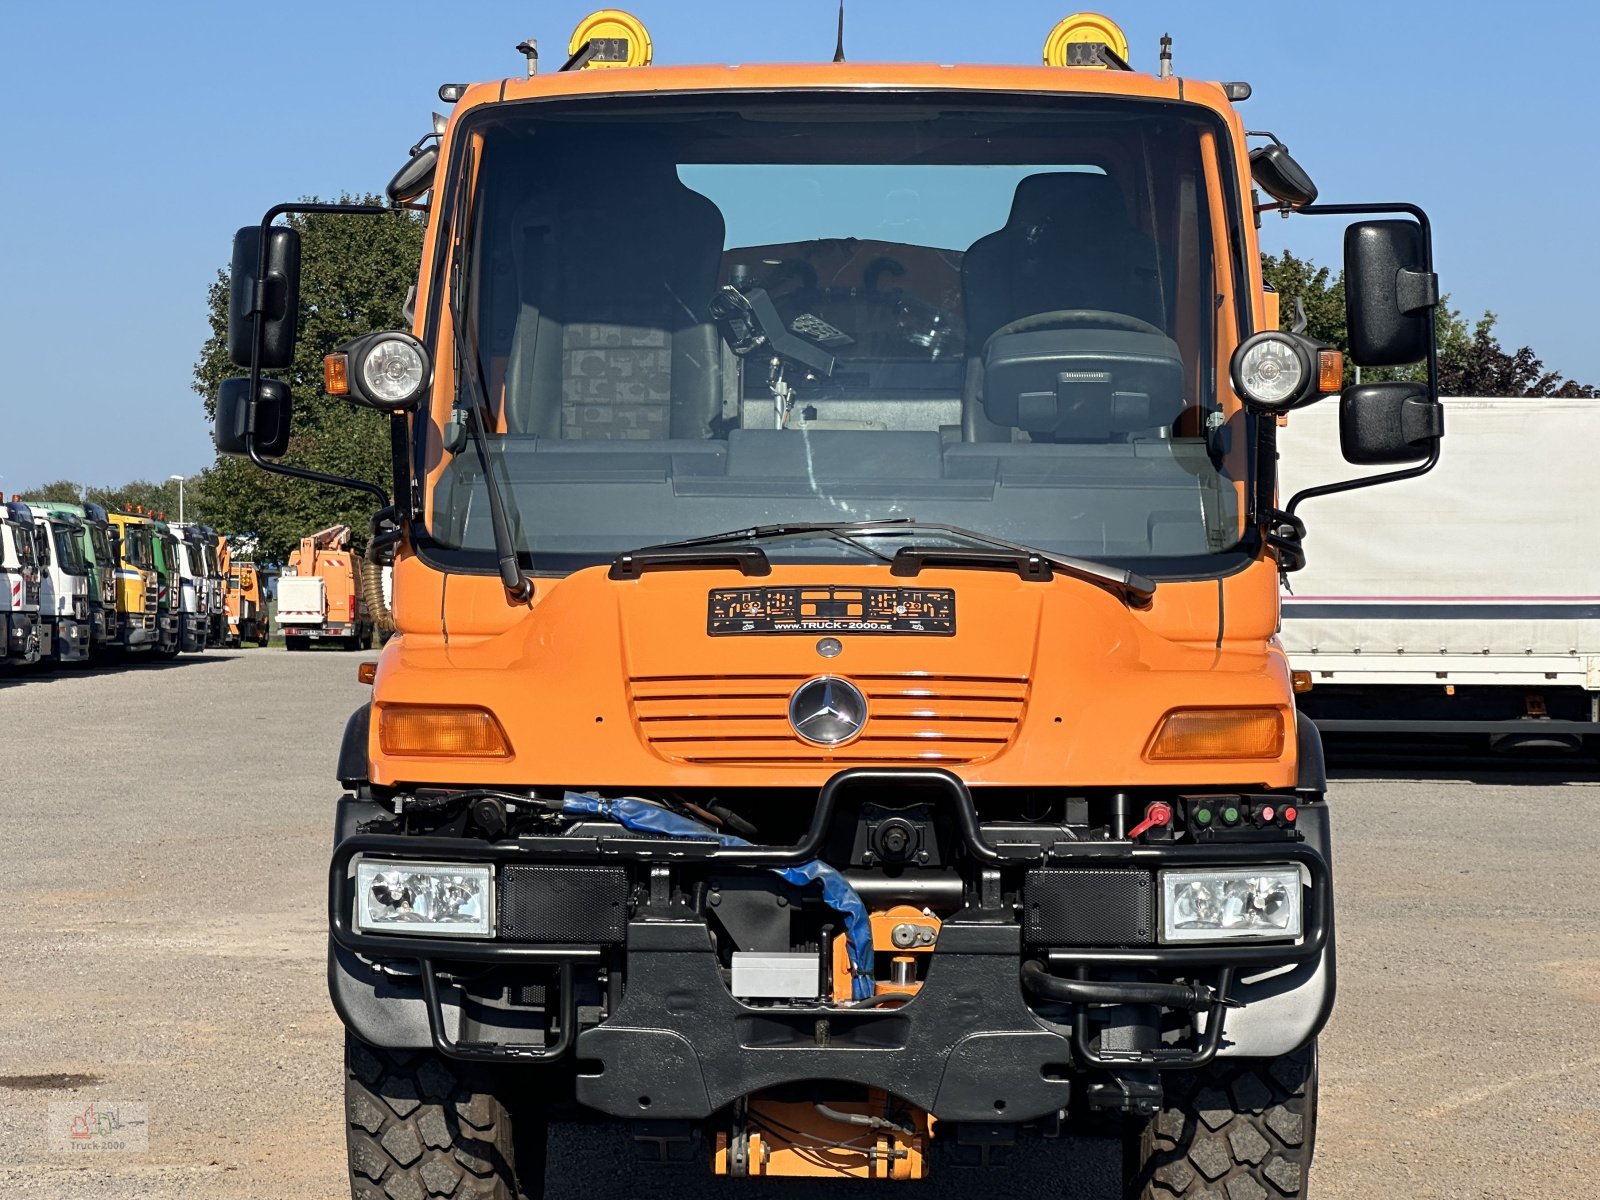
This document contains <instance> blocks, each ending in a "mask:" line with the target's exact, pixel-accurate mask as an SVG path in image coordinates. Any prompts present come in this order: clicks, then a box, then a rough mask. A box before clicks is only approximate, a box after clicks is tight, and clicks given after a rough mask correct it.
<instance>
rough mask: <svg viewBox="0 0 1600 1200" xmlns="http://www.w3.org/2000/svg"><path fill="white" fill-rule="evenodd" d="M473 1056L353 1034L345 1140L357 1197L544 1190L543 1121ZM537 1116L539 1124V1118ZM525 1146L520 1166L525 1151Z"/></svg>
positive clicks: (497, 1198) (534, 1199)
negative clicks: (495, 1086) (512, 1098)
mask: <svg viewBox="0 0 1600 1200" xmlns="http://www.w3.org/2000/svg"><path fill="white" fill-rule="evenodd" d="M488 1086H489V1085H488V1083H487V1081H486V1079H485V1078H484V1077H483V1076H482V1075H479V1074H478V1073H476V1072H473V1071H472V1070H471V1069H470V1068H469V1067H467V1066H466V1064H463V1063H457V1062H452V1061H451V1060H449V1059H446V1058H443V1057H441V1056H440V1055H437V1054H434V1053H432V1052H431V1051H422V1050H384V1049H380V1048H378V1047H376V1046H369V1045H367V1044H366V1043H365V1042H363V1041H361V1040H360V1039H359V1038H357V1037H355V1036H354V1035H353V1034H351V1033H349V1032H346V1034H345V1089H344V1090H345V1142H346V1147H347V1149H348V1153H349V1169H350V1195H351V1197H352V1198H353V1200H396V1198H399V1197H416V1198H417V1200H424V1198H431V1197H437V1196H448V1197H450V1200H543V1197H544V1194H545V1192H544V1161H543V1150H544V1133H545V1130H544V1127H543V1123H542V1121H539V1120H538V1114H537V1113H536V1112H533V1111H530V1112H527V1113H519V1116H520V1117H521V1120H520V1122H519V1124H520V1125H521V1126H523V1127H522V1128H519V1129H518V1130H517V1135H518V1136H517V1137H516V1139H515V1141H513V1138H512V1114H511V1112H510V1110H509V1109H508V1108H507V1106H506V1104H505V1102H504V1101H503V1100H502V1099H501V1098H500V1097H499V1096H497V1095H495V1094H494V1093H493V1092H490V1091H487V1090H480V1089H486V1088H487V1087H488ZM534 1125H536V1126H537V1128H533V1127H531V1126H534ZM519 1149H520V1150H521V1152H522V1162H521V1168H522V1169H521V1170H520V1171H519V1170H518V1165H519V1164H518V1158H517V1151H518V1150H519Z"/></svg>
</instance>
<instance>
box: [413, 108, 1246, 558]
mask: <svg viewBox="0 0 1600 1200" xmlns="http://www.w3.org/2000/svg"><path fill="white" fill-rule="evenodd" d="M948 103H952V104H964V105H972V104H973V102H972V101H968V100H963V101H950V102H948ZM475 129H476V133H475V134H474V135H472V136H470V137H468V138H465V139H464V141H465V143H466V145H467V149H466V151H464V153H466V154H469V155H470V157H471V159H472V168H473V171H474V174H473V175H472V176H471V177H472V178H475V180H476V182H475V185H474V187H473V189H472V191H471V193H470V194H466V193H464V191H463V189H461V188H456V189H454V192H455V196H454V199H448V200H445V201H443V202H442V203H443V204H444V205H445V206H446V207H449V208H450V209H451V210H452V211H455V212H457V213H458V214H462V213H464V214H468V216H467V221H468V222H469V223H470V225H469V227H470V231H471V236H470V239H469V241H470V246H469V249H468V250H467V251H465V252H463V253H462V254H461V255H460V259H461V261H460V263H459V264H455V265H456V266H458V267H459V269H461V270H462V271H463V272H464V274H465V275H466V277H467V281H466V285H465V287H464V288H463V289H462V291H461V295H462V297H463V298H464V300H465V301H466V304H467V314H468V320H470V321H471V322H472V325H473V331H474V332H475V333H476V338H477V341H478V352H479V356H480V359H481V363H480V371H481V379H482V394H483V395H484V396H485V397H486V398H487V401H488V404H489V413H488V417H487V419H486V421H485V425H486V426H487V427H488V430H489V432H488V436H487V439H486V440H487V442H488V443H489V447H488V448H489V460H490V462H491V464H492V468H493V470H494V472H495V475H496V478H497V480H498V481H499V485H500V489H501V491H502V493H503V495H504V497H505V501H506V507H507V510H508V514H509V516H510V519H511V524H512V529H513V534H514V537H515V538H516V540H517V543H518V547H519V549H520V550H521V551H522V552H523V554H524V565H525V566H531V568H532V569H534V570H538V571H554V572H560V571H566V570H572V569H575V568H577V567H580V566H585V565H589V564H592V563H597V562H604V561H608V560H610V559H611V558H613V557H614V556H616V555H617V554H618V553H620V552H622V551H624V550H627V549H630V548H634V547H638V546H641V545H647V544H651V543H657V542H667V541H674V540H680V539H683V538H688V537H694V536H698V535H704V534H709V533H714V532H717V531H722V530H728V529H735V528H740V527H743V526H753V525H761V524H767V523H784V522H817V521H856V522H858V521H864V520H872V521H879V520H891V519H895V518H901V519H904V518H912V519H915V520H916V521H919V522H923V523H939V524H944V525H949V526H957V527H962V528H966V529H971V530H975V531H978V532H979V533H982V534H985V535H988V536H992V537H1001V538H1005V539H1008V540H1010V541H1013V542H1020V543H1024V544H1027V545H1030V546H1036V547H1039V548H1041V549H1044V550H1047V551H1050V552H1053V553H1056V554H1063V555H1074V556H1082V557H1087V558H1092V559H1096V560H1099V561H1102V562H1113V563H1119V564H1122V565H1125V566H1128V567H1134V568H1138V569H1141V570H1144V571H1148V572H1150V573H1151V574H1155V575H1160V576H1169V577H1170V576H1174V575H1177V576H1183V575H1197V574H1206V573H1212V572H1216V571H1219V570H1221V569H1224V564H1223V558H1224V556H1226V555H1228V554H1229V553H1230V552H1236V551H1237V550H1238V549H1239V545H1240V542H1241V539H1242V537H1243V536H1244V528H1245V523H1246V514H1245V513H1244V512H1243V505H1242V502H1241V501H1242V497H1243V496H1244V495H1245V494H1246V493H1245V484H1246V480H1247V472H1246V465H1245V453H1244V450H1245V443H1246V440H1247V439H1246V438H1245V437H1244V436H1243V430H1242V424H1243V417H1242V416H1241V415H1239V414H1238V413H1237V412H1235V411H1234V410H1233V409H1232V408H1231V407H1229V408H1226V409H1225V408H1223V407H1222V404H1221V401H1220V399H1219V397H1218V395H1217V392H1216V389H1215V377H1216V372H1217V369H1218V363H1219V361H1221V359H1220V355H1219V347H1220V345H1221V344H1222V343H1221V338H1222V337H1223V336H1224V334H1223V333H1222V332H1220V331H1219V324H1221V323H1222V322H1223V321H1224V320H1225V319H1226V320H1227V321H1228V322H1237V320H1238V318H1237V316H1236V315H1235V314H1232V313H1226V312H1225V310H1227V308H1228V302H1229V300H1230V298H1232V297H1235V296H1237V295H1238V294H1239V292H1238V289H1237V288H1236V286H1235V284H1234V282H1233V280H1232V278H1231V275H1230V271H1231V270H1232V268H1231V266H1230V263H1231V262H1232V260H1233V255H1232V254H1231V252H1230V248H1229V246H1228V244H1227V241H1228V239H1227V233H1226V231H1227V230H1228V229H1229V228H1232V227H1234V224H1235V223H1236V218H1235V217H1234V216H1233V215H1232V214H1231V213H1227V212H1223V211H1221V210H1222V208H1223V203H1222V201H1221V200H1220V199H1219V198H1220V197H1221V196H1223V195H1224V194H1225V193H1224V191H1223V189H1222V186H1221V184H1220V183H1219V182H1218V181H1219V180H1220V179H1222V178H1226V171H1225V168H1224V166H1223V165H1222V164H1221V163H1220V162H1219V160H1218V157H1217V156H1218V154H1219V151H1218V149H1217V147H1218V146H1219V145H1225V144H1226V142H1225V140H1224V139H1223V138H1222V137H1221V127H1220V124H1219V123H1217V121H1216V118H1215V117H1214V116H1208V115H1206V114H1205V113H1204V112H1203V110H1199V109H1197V108H1195V107H1194V106H1184V105H1168V104H1152V103H1149V102H1139V103H1134V102H1127V101H1107V100H1087V99H1083V98H1075V99H1072V100H1071V101H1070V102H1068V103H1065V104H1059V105H1047V102H1045V101H1040V102H1039V104H1038V105H1036V106H1034V107H1032V108H1029V109H1026V110H1022V109H1016V108H978V107H971V108H966V109H963V108H959V107H957V108H953V109H949V110H942V109H940V108H939V107H937V106H934V105H933V104H931V103H930V102H929V101H928V100H926V99H924V100H922V101H921V102H919V103H918V104H915V105H912V104H909V103H898V104H897V103H894V102H892V101H884V100H882V99H879V98H873V97H861V96H848V97H837V96H836V97H832V98H830V99H829V100H828V101H827V102H826V103H819V102H818V101H817V100H816V99H815V98H808V97H794V96H791V97H787V98H783V97H779V98H771V97H768V98H757V97H750V98H748V100H747V101H746V105H745V107H744V108H743V109H741V110H740V111H738V112H707V111H705V110H704V109H698V110H695V111H693V112H690V111H686V110H682V109H679V108H676V107H674V106H673V105H672V104H671V103H669V102H660V103H657V104H656V105H654V106H653V107H652V108H650V109H646V110H640V111H637V112H633V111H630V112H627V113H625V114H620V115H619V114H618V113H617V112H616V110H614V109H612V110H608V112H607V114H606V115H605V116H604V117H598V116H589V115H585V111H584V110H582V109H580V108H579V107H576V106H566V107H561V106H553V105H545V106H543V107H542V108H541V107H539V106H526V105H524V106H518V107H515V108H511V109H508V110H505V111H501V112H499V113H497V114H493V115H490V116H488V117H487V118H485V119H483V120H481V121H480V122H479V124H478V125H477V126H475ZM458 219H459V218H458ZM1219 314H1225V315H1219ZM1227 328H1228V330H1229V331H1231V330H1232V329H1234V328H1236V324H1229V325H1228V326H1227ZM1230 336H1231V334H1230ZM461 355H462V362H461V368H460V369H461V371H462V373H463V374H464V375H468V376H469V377H470V374H471V373H472V372H473V369H474V364H473V363H472V361H471V357H470V350H468V349H462V350H461ZM461 386H462V396H461V398H460V399H458V400H457V405H458V407H459V406H461V405H465V404H466V403H468V401H469V400H470V398H471V397H472V396H473V395H474V394H475V393H474V390H473V389H472V387H471V386H470V382H469V383H463V384H462V385H461ZM1229 404H1230V405H1232V401H1231V399H1230V401H1229ZM434 418H435V419H434V421H433V422H432V424H431V426H430V427H429V429H428V440H427V444H425V445H424V447H423V453H424V454H425V456H426V457H425V462H424V464H423V465H424V467H425V468H426V469H427V470H428V471H429V473H430V475H431V478H432V480H433V483H434V488H433V491H432V494H431V507H430V526H431V528H430V532H431V537H432V541H431V543H430V544H429V545H427V546H426V547H425V551H426V552H430V553H435V552H436V553H440V554H442V556H443V561H444V562H445V564H446V565H450V564H451V563H461V564H463V565H465V564H468V563H470V564H472V565H477V566H481V565H483V564H484V563H492V561H493V560H492V558H490V557H489V555H488V552H489V551H490V550H491V548H492V546H493V536H492V533H491V526H490V522H489V514H488V505H487V502H486V492H485V487H484V482H483V478H482V472H481V469H480V467H479V463H478V457H477V454H476V452H475V450H474V449H473V448H472V447H471V446H470V445H469V444H468V443H467V442H466V441H465V439H464V438H460V437H457V436H454V434H447V433H446V430H447V429H449V430H452V431H455V432H457V433H458V432H459V431H460V430H461V423H460V422H459V421H454V422H453V421H452V419H451V418H452V414H451V412H450V411H449V408H448V398H445V399H444V400H442V401H441V407H440V408H439V409H438V410H436V411H435V413H434ZM802 540H803V539H802ZM901 540H902V542H905V543H911V542H918V541H926V540H928V539H927V538H926V537H924V536H923V535H921V534H918V533H916V532H915V531H908V532H907V533H906V534H904V535H903V537H902V538H901ZM877 545H878V546H879V547H880V548H881V543H878V544H877ZM468 551H470V552H471V553H470V554H468V553H461V552H468ZM771 551H772V552H773V553H775V554H780V555H781V554H784V553H801V554H805V555H807V556H811V557H816V556H819V555H820V556H824V557H832V556H839V557H846V558H859V557H861V556H862V552H861V550H860V549H859V548H852V547H850V546H849V545H848V544H846V543H843V542H840V541H838V540H831V541H819V540H810V541H805V542H804V544H803V545H801V544H798V543H797V544H794V545H791V546H787V547H772V548H771ZM1229 565H1231V564H1229Z"/></svg>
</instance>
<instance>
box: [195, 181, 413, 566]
mask: <svg viewBox="0 0 1600 1200" xmlns="http://www.w3.org/2000/svg"><path fill="white" fill-rule="evenodd" d="M340 199H341V200H343V201H351V200H354V202H356V203H362V204H378V203H381V202H382V201H381V200H380V199H379V198H378V197H375V196H362V197H359V198H352V197H349V196H342V197H340ZM288 223H289V224H290V225H291V226H292V227H293V228H295V229H296V230H298V231H299V233H300V239H301V256H300V272H301V273H300V327H299V328H300V338H299V343H298V345H297V347H296V350H295V361H294V366H293V367H292V368H291V369H290V370H288V371H286V372H282V373H281V376H282V377H283V378H284V379H286V380H287V382H288V383H289V385H290V388H291V390H292V392H293V395H294V422H293V426H292V430H293V431H292V434H291V436H290V439H289V452H288V453H287V454H286V455H284V457H283V460H282V461H283V462H285V463H287V464H289V465H291V466H298V467H306V468H309V469H311V470H316V471H324V472H327V473H329V474H335V475H348V476H352V477H355V478H358V479H366V480H369V481H370V482H372V483H375V484H377V485H378V486H379V487H381V488H383V489H384V490H385V491H387V490H388V489H389V487H390V485H391V479H392V473H391V470H390V456H389V425H388V418H387V417H384V416H383V415H382V414H380V413H376V412H373V411H371V410H369V409H363V408H357V407H355V406H354V405H351V404H349V403H347V402H346V401H344V400H339V399H335V398H333V397H330V396H326V395H324V394H323V391H322V359H323V356H324V355H326V354H328V353H329V352H330V351H332V350H333V349H334V348H335V347H336V346H338V345H339V344H340V343H342V342H345V341H347V340H349V339H350V338H352V337H355V336H357V335H358V334H363V333H370V332H372V331H374V330H379V329H398V328H403V327H405V326H406V325H407V324H408V322H407V321H406V319H405V316H404V313H403V311H402V310H403V309H404V306H405V301H406V295H407V292H408V291H409V289H410V287H411V285H412V284H413V283H414V282H415V281H416V278H417V269H418V265H419V263H420V262H421V257H422V234H423V221H422V218H421V217H420V215H419V214H417V213H415V212H409V211H397V212H395V213H394V214H393V215H390V216H384V217H377V218H374V217H355V216H338V215H332V214H322V213H318V214H309V215H299V214H297V215H293V216H291V217H289V219H288ZM209 300H210V320H211V337H210V338H209V339H207V341H206V343H205V345H204V347H202V349H201V352H200V359H199V361H198V362H196V363H195V368H194V389H195V391H197V392H198V393H200V395H201V397H202V398H203V399H204V402H205V409H206V413H207V415H208V416H212V417H214V416H215V414H216V395H217V388H218V386H219V385H220V384H221V383H222V381H223V380H224V379H226V378H227V377H229V376H230V375H238V374H241V371H240V369H239V368H238V367H236V366H235V365H234V364H233V363H232V362H231V361H230V360H229V359H228V352H227V343H226V335H227V325H228V272H227V271H226V270H223V271H219V272H218V273H217V278H216V281H215V282H214V283H212V285H211V289H210V295H209ZM190 487H191V491H190V496H191V497H192V496H194V495H195V494H196V493H198V494H199V495H200V496H201V497H202V502H203V505H204V511H205V512H206V519H207V520H208V521H209V522H210V523H211V524H214V525H216V526H217V528H219V529H223V530H225V531H227V532H229V533H237V534H254V535H256V536H257V537H259V538H260V539H261V551H260V554H261V558H262V560H263V561H273V560H281V559H283V558H284V557H286V556H287V555H288V553H289V551H290V550H291V549H293V548H294V547H295V546H297V545H299V542H300V539H301V538H302V537H304V536H305V535H306V534H308V533H311V532H314V531H315V530H318V529H322V528H325V527H326V526H329V525H336V524H347V525H350V526H351V527H352V528H354V529H355V530H356V531H357V533H358V535H360V534H361V533H362V532H364V531H365V529H366V527H367V520H368V518H369V517H370V516H371V515H372V511H373V509H374V508H375V507H376V504H375V503H374V502H373V499H372V497H370V496H366V495H363V494H362V493H360V492H355V491H350V490H348V489H345V488H339V487H331V486H326V485H323V484H317V483H309V482H306V481H303V480H298V479H288V478H285V477H284V476H281V475H274V474H270V473H268V472H265V471H262V470H261V469H260V468H259V467H257V466H256V465H255V464H254V463H252V462H250V461H249V460H248V459H238V458H228V457H222V456H219V457H218V461H217V463H216V465H215V466H213V467H211V468H210V469H208V470H207V471H206V472H205V473H204V474H203V475H202V476H200V477H199V478H198V479H197V480H196V481H195V483H194V484H191V485H190ZM192 503H193V502H192V500H191V504H192Z"/></svg>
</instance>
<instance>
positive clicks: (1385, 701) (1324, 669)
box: [1278, 397, 1600, 748]
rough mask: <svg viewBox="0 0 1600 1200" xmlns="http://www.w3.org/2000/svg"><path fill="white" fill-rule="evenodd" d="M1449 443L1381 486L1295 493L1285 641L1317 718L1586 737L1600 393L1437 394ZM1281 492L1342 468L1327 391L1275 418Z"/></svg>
mask: <svg viewBox="0 0 1600 1200" xmlns="http://www.w3.org/2000/svg"><path fill="white" fill-rule="evenodd" d="M1444 406H1445V427H1446V429H1447V430H1448V431H1449V434H1450V453H1449V454H1447V455H1445V456H1443V458H1442V459H1441V460H1440V462H1439V465H1438V466H1437V467H1435V468H1434V469H1433V470H1432V471H1431V472H1429V473H1428V474H1426V475H1422V476H1420V477H1418V478H1415V479H1410V480H1406V481H1403V482H1399V483H1396V484H1394V485H1393V486H1391V487H1385V488H1377V489H1365V490H1358V491H1352V492H1344V493H1337V494H1334V495H1329V496H1322V497H1318V498H1316V499H1313V500H1309V501H1307V507H1308V509H1309V508H1311V507H1313V506H1314V507H1315V515H1316V518H1317V519H1316V521H1315V523H1314V525H1313V527H1312V530H1311V533H1310V535H1309V536H1308V537H1307V538H1306V539H1305V554H1306V566H1305V569H1304V570H1302V571H1299V572H1296V573H1294V574H1292V575H1290V576H1289V577H1288V585H1289V588H1290V589H1291V591H1290V594H1287V595H1286V596H1285V597H1284V606H1283V634H1282V637H1283V643H1284V646H1285V648H1286V649H1287V650H1288V652H1289V660H1290V663H1291V665H1292V666H1293V668H1294V669H1295V670H1296V671H1301V672H1305V673H1306V674H1307V675H1308V676H1309V678H1310V683H1311V690H1310V691H1308V692H1305V693H1303V694H1302V695H1301V696H1300V697H1299V701H1300V707H1301V708H1302V709H1303V710H1304V711H1305V712H1306V713H1307V714H1308V715H1310V716H1311V717H1312V718H1313V719H1314V720H1315V721H1316V723H1317V725H1318V726H1319V727H1320V728H1321V729H1322V731H1323V732H1324V733H1362V732H1395V733H1405V734H1450V735H1460V734H1485V735H1488V736H1489V737H1490V738H1491V739H1492V740H1493V742H1494V744H1496V745H1497V746H1500V747H1503V748H1510V747H1518V746H1538V745H1545V746H1552V747H1565V748H1577V747H1578V746H1580V745H1582V744H1583V739H1586V738H1587V739H1590V741H1589V745H1590V746H1591V747H1593V746H1595V745H1596V744H1597V741H1596V739H1597V738H1600V520H1597V505H1596V499H1597V497H1600V475H1597V471H1596V465H1595V458H1596V448H1597V447H1600V399H1596V400H1545V399H1475V398H1466V397H1462V398H1455V399H1446V400H1444ZM1278 434H1279V437H1278V447H1279V454H1280V458H1281V460H1282V474H1281V476H1280V478H1281V479H1282V481H1283V482H1282V488H1283V492H1284V494H1285V495H1287V494H1289V493H1292V492H1293V491H1295V490H1297V489H1299V488H1302V487H1307V486H1310V485H1313V484H1320V483H1325V482H1328V481H1330V480H1334V479H1342V478H1349V477H1353V476H1355V475H1356V474H1358V473H1361V472H1358V470H1357V469H1356V468H1353V467H1351V466H1349V465H1348V464H1347V463H1346V462H1345V461H1344V459H1343V458H1342V457H1341V455H1340V453H1339V406H1338V405H1337V403H1332V404H1323V405H1317V406H1314V407H1312V408H1308V409H1304V410H1302V411H1298V412H1295V413H1294V414H1292V415H1291V417H1290V418H1289V423H1288V426H1287V427H1286V428H1282V429H1280V430H1279V431H1278Z"/></svg>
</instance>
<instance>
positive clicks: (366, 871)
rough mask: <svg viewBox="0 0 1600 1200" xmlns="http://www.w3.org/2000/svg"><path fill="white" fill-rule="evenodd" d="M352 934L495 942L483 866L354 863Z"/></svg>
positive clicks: (490, 876)
mask: <svg viewBox="0 0 1600 1200" xmlns="http://www.w3.org/2000/svg"><path fill="white" fill-rule="evenodd" d="M356 928H357V929H359V930H361V931H362V932H363V933H409V934H417V935H420V936H423V937H478V938H487V937H493V936H494V868H493V867H491V866H490V865H489V864H487V863H440V862H385V861H383V860H382V859H373V858H362V859H358V860H357V861H356Z"/></svg>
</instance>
